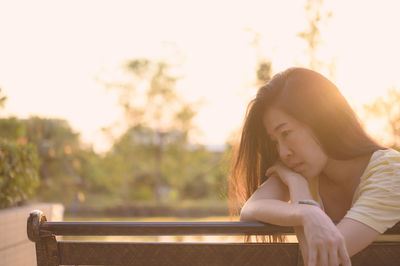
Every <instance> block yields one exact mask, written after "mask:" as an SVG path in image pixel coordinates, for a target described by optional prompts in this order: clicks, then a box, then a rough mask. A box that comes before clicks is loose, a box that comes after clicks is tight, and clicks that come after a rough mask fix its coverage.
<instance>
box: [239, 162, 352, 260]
mask: <svg viewBox="0 0 400 266" xmlns="http://www.w3.org/2000/svg"><path fill="white" fill-rule="evenodd" d="M274 168H275V169H274V170H273V171H269V173H268V172H267V173H268V174H269V175H271V174H273V173H275V175H272V176H271V177H270V178H269V179H268V180H267V181H266V182H265V183H264V184H263V185H262V186H261V187H260V188H259V189H258V190H257V191H256V192H255V193H254V195H253V196H252V197H251V198H250V199H249V200H248V201H247V202H246V204H245V206H244V207H243V209H242V212H241V220H242V221H243V220H258V221H262V222H267V223H272V224H277V225H282V226H294V227H295V230H296V233H297V234H298V239H299V242H300V245H301V248H302V252H303V257H304V259H305V262H306V264H307V265H312V266H313V265H317V263H319V264H320V265H339V261H340V262H341V263H343V265H351V262H350V258H349V256H348V254H347V250H346V243H345V240H344V238H343V235H342V234H341V232H340V231H339V230H338V229H337V228H336V226H335V225H334V224H333V222H332V221H331V219H330V218H329V217H328V216H327V215H326V214H325V213H324V212H323V211H322V210H321V209H319V208H318V207H316V206H312V205H302V204H290V203H287V202H286V201H287V200H288V197H287V196H289V195H290V200H291V201H292V202H297V201H298V200H303V199H311V195H310V191H309V188H308V184H307V181H306V180H305V179H304V178H303V177H302V176H301V175H299V174H297V173H295V172H293V171H291V170H290V169H288V168H286V167H285V166H283V165H278V166H276V167H274ZM277 175H279V178H278V177H277ZM284 195H285V196H286V198H285V197H283V196H284Z"/></svg>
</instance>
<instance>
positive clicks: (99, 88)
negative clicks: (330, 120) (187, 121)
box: [0, 0, 400, 151]
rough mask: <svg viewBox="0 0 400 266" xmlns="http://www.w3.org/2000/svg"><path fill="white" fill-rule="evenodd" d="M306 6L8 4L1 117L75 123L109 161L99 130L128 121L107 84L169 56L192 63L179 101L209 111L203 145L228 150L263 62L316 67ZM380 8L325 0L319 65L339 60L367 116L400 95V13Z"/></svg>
mask: <svg viewBox="0 0 400 266" xmlns="http://www.w3.org/2000/svg"><path fill="white" fill-rule="evenodd" d="M304 3H305V1H292V0H285V1H246V2H242V3H236V2H232V1H202V2H190V3H189V1H188V2H183V1H178V0H176V1H168V2H163V1H118V2H114V1H67V2H54V1H35V2H30V1H26V2H23V5H21V2H19V1H7V2H2V3H1V4H0V37H1V42H0V47H1V49H0V58H1V59H0V87H1V88H2V89H3V92H4V94H5V95H7V96H8V100H7V103H6V106H5V109H4V110H3V116H4V115H16V116H19V117H28V116H30V115H40V116H47V117H59V118H65V119H67V120H68V121H69V123H70V124H71V125H72V127H73V128H74V129H76V130H77V131H79V132H81V134H82V138H83V141H84V142H86V143H89V144H93V145H94V148H95V149H96V150H97V151H105V150H107V149H108V148H109V145H110V143H109V142H108V141H107V138H106V137H105V135H104V134H103V133H102V131H101V128H102V127H107V126H109V125H111V124H113V123H116V121H121V117H122V111H121V109H120V108H119V107H118V103H117V97H116V96H115V95H113V94H112V92H110V91H109V90H106V88H105V86H104V84H102V81H104V80H107V78H108V77H109V76H110V75H111V76H113V74H112V73H114V72H116V73H118V72H120V71H121V69H122V68H123V64H124V63H125V62H126V61H127V60H129V59H133V58H138V57H139V58H143V57H147V58H156V59H160V58H161V59H162V58H166V57H169V58H170V60H176V61H181V62H182V67H181V72H182V75H181V76H182V79H181V81H180V82H179V84H178V90H179V91H180V93H181V94H182V95H183V97H184V98H185V99H186V100H188V101H193V102H197V101H200V102H201V105H200V107H199V112H198V115H197V117H196V118H195V123H196V125H197V127H198V128H199V133H198V134H197V135H196V139H195V141H197V142H201V143H204V144H209V145H223V144H224V143H225V141H226V139H227V137H228V136H229V135H230V134H231V133H232V132H233V131H235V130H237V129H238V128H239V127H240V125H241V122H242V120H243V116H244V113H245V108H246V105H247V103H248V101H249V100H250V99H251V98H252V97H253V96H254V94H255V92H256V85H255V77H256V76H255V71H256V66H257V63H258V62H259V61H260V60H261V59H266V60H270V61H271V62H272V68H273V72H274V73H276V72H278V71H281V70H283V69H285V68H287V67H290V66H295V65H296V66H306V65H307V64H308V57H307V54H306V49H307V45H306V43H305V41H304V40H302V39H301V38H299V37H298V33H299V32H301V31H303V30H304V29H305V28H306V27H307V20H306V17H305V12H304ZM377 5H378V4H377V2H376V1H361V0H357V1H333V0H329V1H324V8H325V9H326V10H330V11H332V14H333V16H332V18H330V19H329V20H327V22H326V25H325V26H323V28H321V38H322V40H321V45H320V47H319V50H318V57H319V58H320V59H321V60H323V61H324V62H325V63H329V62H333V66H334V71H333V73H334V75H333V76H330V77H331V78H332V79H333V80H334V81H335V82H336V84H337V85H338V87H339V88H340V90H341V91H342V93H343V94H344V95H345V97H346V98H347V99H348V100H349V101H350V102H351V104H352V105H353V106H354V107H355V108H356V110H357V112H359V113H360V114H362V105H363V104H365V103H369V102H371V101H373V100H374V99H375V98H376V97H377V96H379V95H382V94H384V93H385V91H386V89H388V88H389V87H393V86H394V87H396V88H400V75H399V73H398V62H400V52H399V50H398V47H400V37H398V25H400V17H399V16H398V10H400V3H399V2H398V1H380V2H379V6H377ZM22 6H23V7H22ZM171 51H172V52H171ZM322 72H323V73H325V74H328V75H330V74H329V72H328V71H327V70H323V71H322ZM117 76H118V74H117V75H114V76H113V79H114V80H115V79H116V77H117ZM32 99H35V100H34V101H32ZM374 125H375V124H374ZM368 130H369V131H370V132H372V133H371V134H373V135H374V134H375V135H378V134H380V133H379V132H382V130H383V129H382V125H381V123H376V125H375V126H372V124H371V125H369V126H368Z"/></svg>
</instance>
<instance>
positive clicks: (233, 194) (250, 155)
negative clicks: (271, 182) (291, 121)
mask: <svg viewBox="0 0 400 266" xmlns="http://www.w3.org/2000/svg"><path fill="white" fill-rule="evenodd" d="M271 106H274V107H277V108H280V109H281V110H283V111H285V112H286V113H288V114H289V115H291V116H293V117H294V118H295V119H297V120H299V121H301V122H303V123H305V124H307V125H308V126H310V127H311V129H312V130H313V132H314V134H315V136H316V137H317V139H318V140H319V142H320V143H321V146H322V148H323V149H324V151H325V152H326V153H327V155H328V156H329V157H331V158H333V159H337V160H346V159H351V158H355V157H357V156H360V155H363V154H366V153H370V152H373V151H376V150H378V149H382V148H383V147H381V146H379V145H378V144H376V143H375V142H374V141H373V140H372V139H371V138H370V137H369V136H368V135H367V133H366V132H365V131H364V129H363V128H362V126H361V123H360V122H359V120H358V118H357V116H356V114H355V113H354V111H353V110H352V108H351V107H350V105H349V104H348V102H347V101H346V99H345V98H344V97H343V95H342V94H341V93H340V91H339V90H338V88H337V87H336V86H335V85H334V84H333V83H332V82H331V81H329V80H328V79H327V78H326V77H324V76H323V75H321V74H319V73H317V72H315V71H312V70H309V69H305V68H289V69H287V70H285V71H283V72H281V73H278V74H276V75H275V76H274V77H273V78H272V79H271V80H270V81H269V82H268V83H267V84H266V85H264V86H262V87H261V88H260V89H259V90H258V92H257V96H256V97H255V99H253V100H252V101H251V102H250V104H249V105H248V107H247V111H246V116H245V120H244V124H243V128H242V133H241V138H240V143H239V145H237V147H236V148H235V151H234V158H233V163H232V167H231V173H230V185H229V195H230V203H231V204H230V207H231V213H232V214H238V211H239V208H240V207H241V206H242V205H243V204H244V202H245V201H246V200H247V199H248V198H249V197H250V196H251V195H252V194H253V193H254V192H255V190H256V189H257V188H258V187H259V186H260V184H262V183H263V182H264V181H265V180H266V178H267V177H265V175H264V173H265V171H266V170H267V169H268V168H269V167H270V166H272V165H273V164H274V163H275V162H276V160H277V159H278V157H279V155H278V152H277V150H276V148H275V145H273V143H272V141H271V140H270V138H269V137H268V135H267V134H266V130H265V128H264V126H263V123H262V119H263V116H264V113H265V111H266V109H267V108H268V107H271Z"/></svg>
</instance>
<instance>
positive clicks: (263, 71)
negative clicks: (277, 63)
mask: <svg viewBox="0 0 400 266" xmlns="http://www.w3.org/2000/svg"><path fill="white" fill-rule="evenodd" d="M271 77H272V63H271V62H269V61H261V62H260V63H259V64H258V69H257V84H258V85H259V86H262V85H264V84H266V83H267V82H268V81H269V80H270V79H271Z"/></svg>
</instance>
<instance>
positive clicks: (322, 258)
mask: <svg viewBox="0 0 400 266" xmlns="http://www.w3.org/2000/svg"><path fill="white" fill-rule="evenodd" d="M318 258H319V260H318V265H329V266H331V265H330V264H328V250H327V249H326V248H323V247H321V248H319V250H318ZM335 266H338V265H335Z"/></svg>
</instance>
